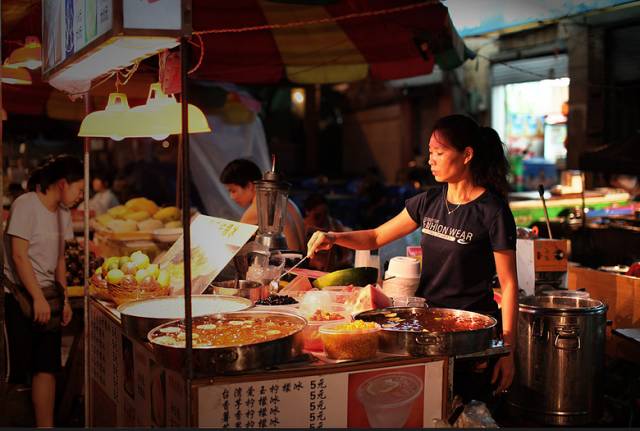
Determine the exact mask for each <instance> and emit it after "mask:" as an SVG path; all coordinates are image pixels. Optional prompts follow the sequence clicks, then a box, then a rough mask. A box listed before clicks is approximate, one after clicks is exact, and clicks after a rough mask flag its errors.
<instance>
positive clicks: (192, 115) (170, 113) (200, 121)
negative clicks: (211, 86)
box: [131, 82, 211, 140]
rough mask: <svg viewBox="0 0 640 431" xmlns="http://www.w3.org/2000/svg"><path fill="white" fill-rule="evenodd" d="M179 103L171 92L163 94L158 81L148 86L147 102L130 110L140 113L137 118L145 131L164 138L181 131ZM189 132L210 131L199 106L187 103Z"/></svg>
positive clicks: (160, 138) (150, 134)
mask: <svg viewBox="0 0 640 431" xmlns="http://www.w3.org/2000/svg"><path fill="white" fill-rule="evenodd" d="M181 106H182V104H181V103H178V102H177V101H176V99H175V97H174V96H173V95H172V94H169V95H168V94H165V93H164V92H163V91H162V86H161V85H160V83H159V82H156V83H153V84H151V85H150V86H149V95H148V96H147V103H145V104H144V105H140V106H136V107H135V108H132V109H131V112H132V113H134V114H136V115H140V117H138V118H139V120H140V122H141V123H142V125H143V126H142V127H143V129H144V130H145V132H146V136H151V137H152V138H154V139H156V140H163V139H166V138H167V137H168V136H169V135H178V134H180V133H181V131H182V111H181V109H182V108H181ZM188 110H189V133H205V132H210V131H211V128H210V127H209V123H208V122H207V118H206V117H205V115H204V114H203V113H202V111H201V110H200V108H198V107H197V106H195V105H192V104H189V106H188Z"/></svg>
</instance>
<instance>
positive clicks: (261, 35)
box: [191, 0, 472, 84]
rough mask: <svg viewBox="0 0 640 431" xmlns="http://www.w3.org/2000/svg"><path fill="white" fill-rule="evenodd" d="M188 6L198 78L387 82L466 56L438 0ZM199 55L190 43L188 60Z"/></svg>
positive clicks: (258, 0) (247, 0) (246, 0)
mask: <svg viewBox="0 0 640 431" xmlns="http://www.w3.org/2000/svg"><path fill="white" fill-rule="evenodd" d="M318 3H321V4H318ZM193 11H194V13H193V31H194V33H195V34H196V35H199V36H200V37H201V39H202V42H203V46H204V50H203V55H202V62H201V64H200V66H199V67H198V69H197V70H196V71H195V72H194V73H193V74H192V75H191V76H192V77H193V78H196V79H205V80H215V81H228V82H235V83H277V82H282V81H284V80H288V81H291V82H296V83H303V84H310V83H337V82H349V81H355V80H359V79H364V78H366V77H368V76H370V77H372V78H374V79H380V80H390V79H399V78H407V77H411V76H417V75H425V74H428V73H430V72H431V70H432V69H433V66H434V64H438V65H439V66H440V67H441V68H443V69H451V68H454V67H457V66H459V65H460V64H462V62H463V61H464V60H465V59H467V58H469V57H471V56H472V53H471V52H470V51H469V50H468V49H467V48H466V47H465V45H464V43H463V42H462V40H461V39H460V37H459V36H458V34H457V32H456V31H455V28H454V27H453V25H452V23H451V20H450V18H449V14H448V11H447V8H446V7H445V6H443V5H442V4H441V3H440V2H439V1H416V0H394V1H392V2H390V1H386V0H340V1H324V2H323V1H310V0H307V1H304V0H303V1H282V0H280V1H273V0H233V1H211V0H194V1H193ZM194 40H196V41H197V40H198V39H195V38H194ZM199 58H200V51H199V49H198V48H197V47H194V50H193V61H194V62H197V60H198V59H199Z"/></svg>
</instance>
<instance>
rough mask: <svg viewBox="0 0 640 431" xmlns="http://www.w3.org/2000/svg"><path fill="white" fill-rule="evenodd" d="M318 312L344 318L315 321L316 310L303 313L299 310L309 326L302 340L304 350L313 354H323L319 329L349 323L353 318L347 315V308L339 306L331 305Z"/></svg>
mask: <svg viewBox="0 0 640 431" xmlns="http://www.w3.org/2000/svg"><path fill="white" fill-rule="evenodd" d="M316 310H321V311H324V312H330V313H336V314H339V315H340V316H342V317H341V318H340V319H334V320H314V319H313V317H312V316H313V314H314V313H315V310H314V311H313V312H302V310H300V309H298V310H297V312H298V314H300V315H301V316H302V317H304V318H305V319H307V326H306V327H305V328H304V329H303V330H302V339H303V343H304V344H303V348H304V349H305V350H309V351H312V352H322V339H321V338H320V334H319V332H318V330H319V328H320V327H321V326H323V325H326V324H328V323H349V322H350V321H351V316H350V315H349V313H347V311H346V309H345V307H343V306H342V305H339V304H334V305H329V306H327V307H324V308H318V309H316Z"/></svg>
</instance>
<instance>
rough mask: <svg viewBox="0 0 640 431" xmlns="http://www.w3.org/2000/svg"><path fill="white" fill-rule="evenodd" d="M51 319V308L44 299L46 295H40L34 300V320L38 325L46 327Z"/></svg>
mask: <svg viewBox="0 0 640 431" xmlns="http://www.w3.org/2000/svg"><path fill="white" fill-rule="evenodd" d="M50 318H51V307H50V306H49V303H48V302H47V300H46V299H45V298H44V295H43V294H42V293H40V294H39V295H36V296H35V297H34V298H33V320H34V321H35V322H37V323H41V324H43V325H46V324H47V323H48V322H49V319H50Z"/></svg>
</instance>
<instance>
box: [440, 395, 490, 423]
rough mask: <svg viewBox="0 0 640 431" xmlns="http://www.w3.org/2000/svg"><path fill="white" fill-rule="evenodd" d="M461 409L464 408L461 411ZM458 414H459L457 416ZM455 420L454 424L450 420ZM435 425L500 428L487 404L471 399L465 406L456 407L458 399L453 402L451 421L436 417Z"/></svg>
mask: <svg viewBox="0 0 640 431" xmlns="http://www.w3.org/2000/svg"><path fill="white" fill-rule="evenodd" d="M459 409H460V410H462V411H461V412H459ZM456 414H459V416H458V417H457V418H456V417H455V416H456ZM451 421H453V424H451V423H450V422H451ZM434 426H435V427H437V428H500V427H499V426H498V424H497V423H496V421H495V420H494V419H493V416H491V412H490V411H489V409H488V408H487V405H486V404H485V403H483V402H482V401H475V400H474V401H471V402H469V403H468V404H466V405H465V406H464V407H462V406H461V405H459V406H458V408H456V400H454V403H453V413H452V415H451V416H450V417H449V421H447V420H442V419H435V420H434Z"/></svg>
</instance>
